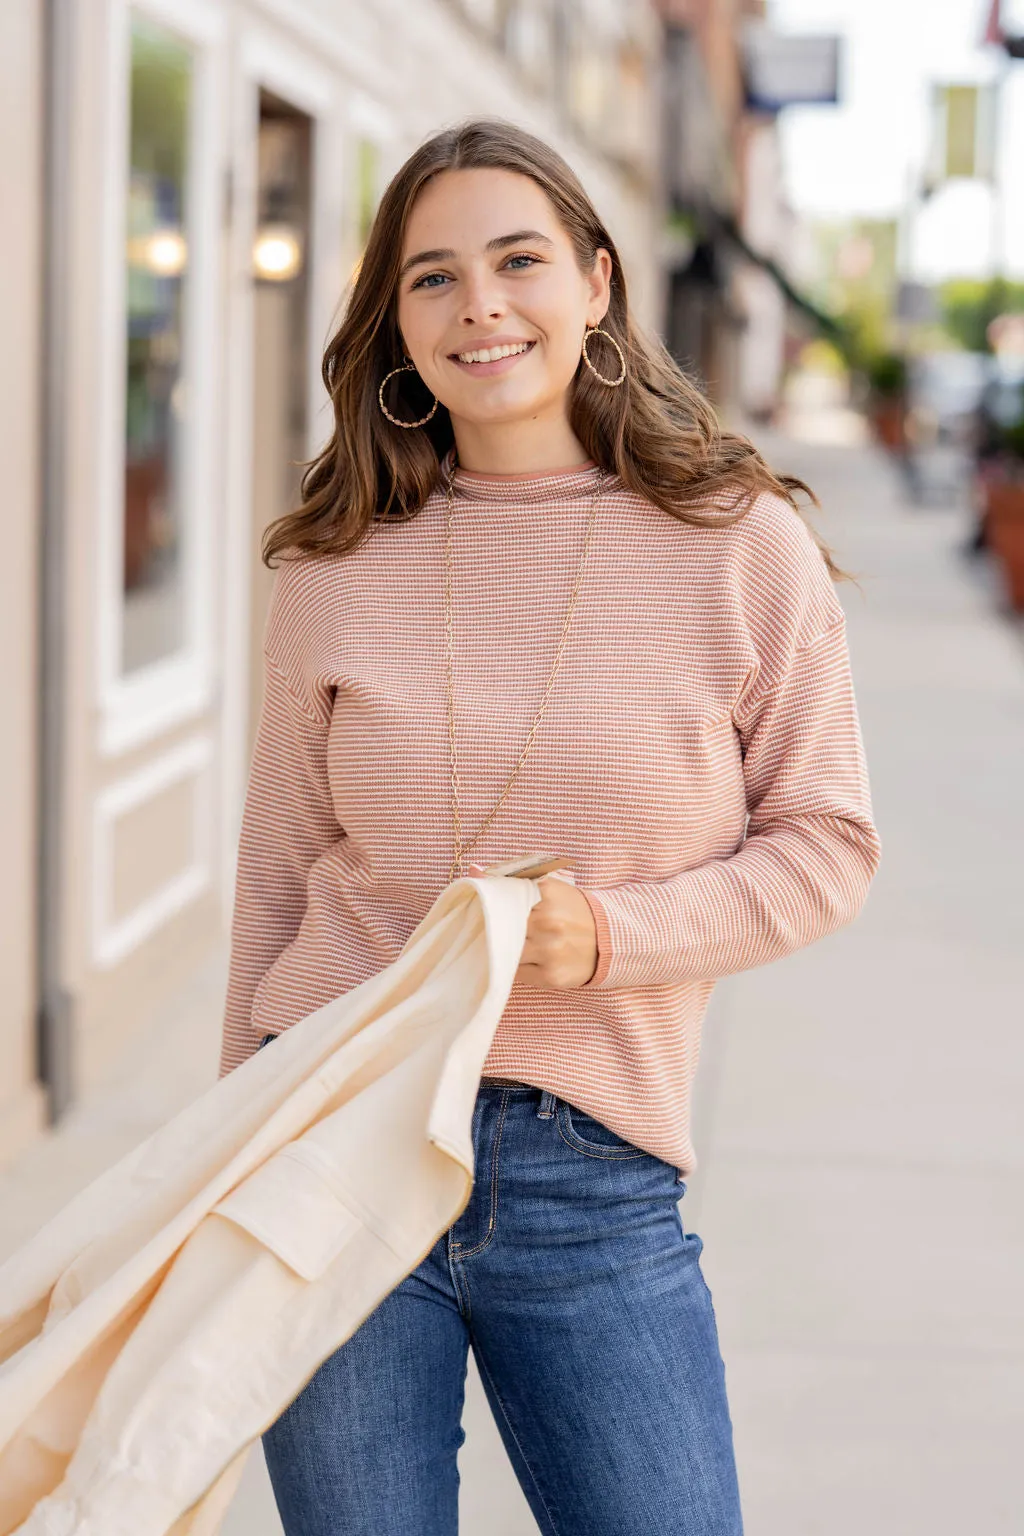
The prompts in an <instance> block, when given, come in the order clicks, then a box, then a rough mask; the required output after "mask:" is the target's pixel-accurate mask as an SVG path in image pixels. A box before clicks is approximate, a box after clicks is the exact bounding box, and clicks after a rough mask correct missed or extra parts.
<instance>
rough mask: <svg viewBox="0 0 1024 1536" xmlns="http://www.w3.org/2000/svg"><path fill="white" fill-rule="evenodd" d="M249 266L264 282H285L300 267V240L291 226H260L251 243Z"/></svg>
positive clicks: (296, 273)
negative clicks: (250, 262) (250, 263)
mask: <svg viewBox="0 0 1024 1536" xmlns="http://www.w3.org/2000/svg"><path fill="white" fill-rule="evenodd" d="M252 265H253V271H254V273H255V275H256V278H257V279H258V280H259V281H260V282H265V283H287V282H290V281H291V279H292V278H293V277H295V276H297V275H298V273H299V271H300V270H301V268H302V241H301V240H300V238H299V235H298V233H297V232H296V230H295V229H293V227H292V226H291V225H290V224H280V223H276V224H262V225H260V227H259V229H258V230H257V231H256V239H255V240H254V241H253V248H252Z"/></svg>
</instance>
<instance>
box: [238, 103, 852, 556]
mask: <svg viewBox="0 0 1024 1536" xmlns="http://www.w3.org/2000/svg"><path fill="white" fill-rule="evenodd" d="M481 167H494V168H498V169H501V170H505V171H516V172H518V173H519V174H520V175H523V176H529V177H530V178H531V180H533V181H535V182H536V183H537V185H538V186H539V187H540V188H541V189H542V191H544V192H545V193H546V194H547V196H548V198H549V200H550V201H551V204H552V206H553V207H554V210H555V213H556V215H557V216H558V219H559V221H560V222H561V224H562V227H563V228H564V229H565V231H566V234H567V235H568V236H569V239H570V241H571V242H572V245H573V249H574V251H575V254H576V259H577V261H578V263H579V267H580V270H581V272H590V271H592V270H593V266H594V259H595V256H596V253H597V250H598V249H599V247H601V246H604V248H605V249H606V250H607V251H608V253H609V255H610V256H611V259H612V272H611V292H610V302H609V307H608V311H607V313H606V315H605V317H604V319H603V320H602V321H601V325H602V327H603V328H604V329H605V330H607V331H610V332H611V334H612V335H613V336H614V337H615V339H616V341H617V342H618V343H619V345H620V347H621V348H622V351H623V354H624V356H625V359H626V377H625V380H624V382H623V384H622V385H621V387H620V388H618V389H608V388H607V387H605V386H604V385H602V384H601V383H599V382H598V381H597V380H596V379H595V378H594V377H593V375H592V374H591V373H590V370H589V369H588V368H586V367H585V366H583V365H582V363H581V366H580V367H579V368H578V369H577V371H576V374H575V375H574V377H573V380H572V383H571V384H570V386H569V392H568V416H569V424H570V426H571V427H572V430H573V432H574V433H575V435H576V437H577V438H578V439H579V441H580V443H581V444H582V445H583V447H584V449H585V450H586V452H587V454H588V455H589V457H590V458H591V459H593V460H594V462H595V463H596V464H599V465H600V466H601V467H602V468H603V469H604V470H606V471H609V472H612V473H614V474H617V475H618V476H619V477H620V478H621V480H622V482H623V484H625V485H626V486H627V487H628V488H629V490H631V491H634V492H635V493H636V494H638V495H640V496H642V497H644V498H646V499H647V500H648V501H650V502H652V503H653V504H654V505H655V506H657V507H660V508H661V509H662V510H663V511H664V512H667V513H668V514H669V515H670V516H672V517H676V518H679V519H680V520H681V521H683V522H689V523H696V524H699V525H702V526H706V525H710V524H713V525H714V526H722V525H723V524H727V523H731V522H734V521H736V519H737V518H739V517H742V516H743V515H744V513H745V511H746V510H747V509H748V508H749V506H750V505H751V503H752V502H753V500H754V499H755V497H757V496H758V495H759V494H761V493H762V492H764V491H774V492H775V493H776V494H778V495H779V496H782V497H784V498H785V500H787V501H788V502H789V503H790V505H791V506H792V507H793V508H794V510H795V511H796V512H797V513H798V514H799V515H800V516H801V517H802V516H803V513H802V512H801V510H800V506H799V504H798V502H797V500H796V493H797V492H802V493H804V494H805V495H806V496H808V497H809V498H810V500H811V501H812V502H813V503H814V504H815V506H817V505H819V503H818V500H817V497H816V496H815V495H814V493H813V491H811V490H810V488H809V487H808V486H807V485H805V483H804V482H803V481H802V480H799V479H797V478H796V477H795V476H793V475H785V474H775V473H774V472H773V471H772V470H771V469H770V468H769V467H768V465H767V464H766V463H765V461H764V459H763V458H762V457H761V455H760V454H759V453H758V451H757V449H756V448H755V447H754V445H753V444H752V443H751V442H750V441H749V440H748V439H747V438H745V437H741V436H739V435H738V434H736V433H733V432H726V431H723V430H722V428H721V427H720V425H719V423H718V420H717V417H716V415H715V412H714V410H713V408H712V406H711V405H710V403H709V402H708V400H707V399H705V397H704V395H703V394H702V393H701V392H700V390H699V389H698V388H697V387H696V385H695V384H693V383H692V382H691V381H690V380H689V379H688V378H687V377H686V375H685V374H684V373H683V372H682V370H681V369H680V368H679V367H678V365H677V364H676V362H675V361H674V359H673V358H672V356H671V355H670V353H669V352H668V351H667V349H666V348H665V346H664V345H663V344H662V342H661V341H660V340H659V339H658V338H656V337H653V336H651V335H648V334H647V333H645V332H644V331H643V330H642V329H641V327H640V326H639V325H637V323H636V322H635V320H634V319H633V317H632V315H631V314H630V310H629V302H628V299H627V295H626V279H625V274H624V273H623V270H622V262H621V261H620V259H619V253H618V251H617V250H616V248H615V243H614V241H613V240H612V238H611V236H610V234H609V233H608V230H607V229H606V228H605V226H604V224H603V223H602V221H601V219H600V218H599V217H598V214H597V211H596V209H595V208H594V206H593V204H592V203H591V201H590V198H589V197H588V196H587V194H586V192H585V191H584V189H583V186H582V185H581V183H580V181H579V179H578V177H577V176H576V175H575V173H574V172H573V171H572V170H571V168H570V167H569V166H568V165H567V164H566V162H565V161H564V160H563V159H562V157H561V155H559V154H557V153H556V151H555V150H553V149H552V148H551V147H550V146H549V145H547V144H545V143H544V142H543V140H541V139H538V138H535V137H534V136H533V134H530V133H526V132H525V131H524V130H523V129H522V128H518V127H516V126H515V124H513V123H508V122H503V121H500V120H492V119H479V118H474V119H472V120H470V121H468V122H464V123H462V124H461V125H459V126H458V127H455V128H448V129H445V130H444V131H443V132H441V133H436V134H434V135H433V136H432V137H431V138H429V139H427V140H426V141H425V142H424V143H423V144H421V145H420V147H419V148H418V149H417V150H415V152H414V153H413V154H412V155H410V156H409V158H408V160H406V162H405V164H404V165H403V166H402V167H401V169H400V170H399V171H398V172H397V173H396V174H395V176H394V177H393V178H392V180H391V182H390V183H389V184H388V187H387V189H386V190H385V192H384V194H383V196H382V198H381V200H380V204H379V206H378V208H377V212H376V215H375V217H374V220H373V225H372V227H371V229H370V233H369V238H368V240H367V244H366V250H365V252H364V254H363V258H362V261H361V263H360V265H359V269H358V272H357V274H356V276H355V278H354V280H353V282H352V284H351V288H350V291H349V295H348V301H347V303H346V305H345V308H344V313H343V316H342V319H341V323H340V324H339V326H338V328H337V330H336V331H335V334H334V335H333V336H332V337H331V339H330V341H329V342H328V345H327V349H326V351H325V353H324V360H323V367H322V370H321V372H322V376H323V381H324V384H325V385H326V388H327V392H328V394H329V395H330V397H331V403H332V405H333V408H334V431H333V433H332V435H331V439H330V441H329V442H328V443H327V445H326V447H325V448H324V449H323V450H322V452H321V453H319V454H318V455H317V456H316V458H314V459H312V460H310V461H309V462H308V464H307V466H306V469H305V472H304V474H303V476H302V483H301V488H302V500H301V504H300V505H299V507H298V508H297V509H296V510H295V511H292V512H289V513H287V514H286V515H285V516H284V517H280V518H278V519H277V520H276V521H275V522H273V523H271V524H270V526H269V527H268V528H267V530H266V532H265V534H264V537H263V546H262V556H263V561H264V563H265V564H266V565H268V566H272V565H273V563H274V560H275V559H276V558H277V557H278V556H281V555H284V554H285V552H286V551H289V552H293V553H294V556H295V557H297V558H302V557H303V556H309V555H319V554H345V553H348V552H349V551H350V550H352V549H355V548H356V547H357V545H359V544H361V543H362V542H363V541H364V540H365V539H366V538H367V537H368V536H369V534H370V533H371V532H372V529H373V525H374V524H375V523H377V522H379V521H381V520H385V519H386V520H389V521H405V520H407V519H409V518H411V517H414V516H415V515H416V513H417V512H418V511H419V509H420V507H422V505H423V503H424V502H425V500H426V499H427V497H428V496H429V494H430V492H431V491H432V490H433V489H434V487H435V486H436V485H437V484H438V482H439V479H440V475H441V460H442V459H443V457H444V455H445V453H446V452H447V450H448V449H449V448H450V447H451V445H452V443H453V442H454V435H453V432H452V424H451V418H450V416H449V414H448V411H447V408H446V407H445V406H444V405H443V404H442V403H441V402H440V401H439V402H438V406H437V410H436V411H435V412H434V414H433V416H432V418H431V420H430V421H429V422H428V423H427V424H426V425H425V426H423V427H420V428H417V429H414V430H408V429H403V428H401V427H397V426H395V425H394V424H393V423H392V422H390V421H389V420H388V419H387V417H386V416H384V414H383V413H382V411H381V409H380V405H379V402H378V398H377V392H378V389H379V387H380V384H381V381H382V380H383V378H384V376H385V375H386V374H387V373H389V372H390V371H391V370H392V369H393V368H396V367H398V366H399V365H400V363H401V362H402V359H403V350H402V338H401V335H400V333H399V329H398V321H397V290H398V273H399V266H400V263H401V258H402V251H403V248H404V242H405V231H406V224H407V222H408V218H409V213H410V210H411V208H412V206H413V204H414V202H415V201H416V198H417V196H418V195H419V193H420V192H421V190H422V189H423V187H424V186H425V185H426V184H427V182H428V181H429V180H430V179H431V177H433V176H437V175H438V174H439V173H440V172H442V171H456V170H468V169H479V168H481ZM603 346H604V347H605V348H606V349H607V352H608V354H609V356H610V357H611V359H612V366H613V367H614V364H615V361H616V360H615V359H614V355H613V353H612V349H611V347H610V346H609V345H608V343H607V342H603ZM602 355H603V354H602ZM599 366H602V365H601V364H599ZM615 371H616V372H617V371H618V369H615ZM417 378H418V376H417ZM414 388H415V386H414ZM410 393H412V392H410ZM414 398H415V399H416V400H417V402H419V401H420V400H421V399H426V404H425V405H423V406H422V408H418V404H417V405H413V406H412V407H410V406H409V405H408V404H405V405H403V407H402V412H403V413H404V414H407V415H408V417H409V419H412V420H415V419H416V418H417V417H418V416H421V415H424V414H425V413H426V410H427V409H429V395H427V394H425V392H424V390H423V387H422V385H420V386H419V392H418V394H417V395H415V396H414ZM396 414H397V413H396ZM723 513H724V515H723ZM811 533H812V534H813V536H814V539H815V542H816V543H817V545H818V548H819V549H820V550H821V553H822V557H823V559H824V561H825V563H826V565H827V567H828V570H829V572H830V574H831V576H832V578H833V580H854V579H855V578H853V577H851V576H850V575H849V574H848V573H847V572H845V571H843V570H841V569H840V568H839V567H838V566H837V565H836V563H835V561H834V560H833V558H832V554H831V552H830V550H829V549H828V548H827V546H826V545H825V544H824V543H823V541H822V540H821V538H820V537H819V535H818V533H817V531H816V530H815V529H814V528H813V527H811Z"/></svg>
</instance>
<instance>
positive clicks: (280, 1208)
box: [213, 1147, 363, 1280]
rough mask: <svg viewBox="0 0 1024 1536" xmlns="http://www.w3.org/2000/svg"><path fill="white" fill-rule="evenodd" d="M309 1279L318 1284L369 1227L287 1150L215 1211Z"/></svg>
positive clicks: (283, 1150) (244, 1180)
mask: <svg viewBox="0 0 1024 1536" xmlns="http://www.w3.org/2000/svg"><path fill="white" fill-rule="evenodd" d="M213 1209H214V1211H215V1212H216V1213H217V1215H218V1216H226V1217H227V1219H228V1220H229V1221H233V1222H234V1223H235V1224H236V1226H239V1227H243V1228H244V1229H245V1231H246V1232H249V1233H250V1234H251V1235H252V1236H253V1237H254V1238H256V1240H257V1242H260V1243H262V1244H263V1246H264V1247H265V1248H269V1249H270V1251H271V1253H273V1254H276V1256H277V1257H278V1258H279V1259H280V1260H281V1261H282V1262H283V1263H285V1264H287V1265H288V1267H289V1268H290V1269H293V1270H294V1271H295V1273H296V1274H297V1275H301V1276H302V1278H303V1279H304V1280H317V1279H319V1277H320V1276H321V1275H322V1274H323V1272H324V1270H325V1269H327V1268H328V1266H329V1265H330V1264H333V1262H334V1260H335V1259H336V1258H337V1257H338V1255H339V1254H340V1253H341V1251H342V1249H343V1248H344V1247H345V1245H346V1244H347V1243H348V1242H350V1241H351V1239H352V1238H353V1237H354V1236H355V1235H356V1233H357V1232H359V1231H361V1230H362V1228H363V1222H362V1220H361V1218H360V1217H359V1216H357V1215H356V1213H355V1211H353V1210H350V1209H349V1207H348V1206H347V1205H346V1204H345V1203H344V1201H342V1200H340V1199H339V1198H338V1195H337V1193H336V1192H335V1191H334V1190H333V1189H332V1188H331V1186H330V1185H329V1184H328V1183H327V1182H326V1180H325V1179H324V1178H323V1177H322V1175H321V1174H319V1173H318V1172H317V1170H316V1169H315V1168H312V1167H310V1166H309V1164H308V1163H306V1162H304V1161H303V1160H302V1158H301V1157H298V1156H296V1155H295V1152H294V1150H293V1149H292V1148H291V1147H282V1149H281V1151H280V1152H275V1154H274V1155H273V1157H271V1158H269V1159H268V1160H267V1161H266V1162H265V1163H263V1164H262V1165H261V1166H260V1167H259V1168H257V1169H256V1171H255V1172H254V1173H251V1174H250V1175H249V1177H248V1178H247V1179H243V1181H242V1183H241V1184H238V1185H236V1186H235V1188H234V1189H233V1190H231V1191H230V1193H229V1194H227V1195H225V1196H224V1198H223V1200H220V1201H218V1203H217V1204H216V1205H215V1206H214V1207H213Z"/></svg>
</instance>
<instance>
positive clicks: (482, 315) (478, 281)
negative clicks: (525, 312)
mask: <svg viewBox="0 0 1024 1536" xmlns="http://www.w3.org/2000/svg"><path fill="white" fill-rule="evenodd" d="M506 310H507V305H506V303H505V300H504V296H503V294H502V291H501V284H500V281H499V279H498V275H497V273H495V272H492V271H491V268H490V267H489V266H487V265H483V266H480V267H473V268H472V269H471V270H470V271H469V272H467V274H466V279H465V282H464V283H463V287H462V304H461V306H460V311H459V322H460V324H462V325H467V326H469V325H479V324H480V322H481V321H482V320H500V319H501V317H502V315H504V314H505V312H506Z"/></svg>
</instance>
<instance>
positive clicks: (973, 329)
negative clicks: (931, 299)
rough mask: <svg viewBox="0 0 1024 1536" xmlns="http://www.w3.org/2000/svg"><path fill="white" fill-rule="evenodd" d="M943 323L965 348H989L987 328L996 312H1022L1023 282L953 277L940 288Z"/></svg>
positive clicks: (975, 349) (972, 350)
mask: <svg viewBox="0 0 1024 1536" xmlns="http://www.w3.org/2000/svg"><path fill="white" fill-rule="evenodd" d="M939 302H940V305H941V309H942V318H943V323H944V324H945V327H946V330H947V331H948V332H949V334H950V336H952V337H953V339H954V340H955V341H957V342H958V343H959V344H960V346H962V347H965V348H966V349H967V351H968V352H991V351H992V346H991V343H990V341H989V338H988V334H987V333H988V328H989V326H990V325H991V323H992V321H993V320H994V319H995V318H996V316H997V315H1006V314H1021V313H1024V283H1013V282H1009V281H1008V280H1007V279H1006V278H1003V277H996V278H990V279H989V280H988V281H985V280H983V279H975V278H954V279H952V280H951V281H949V282H947V283H943V284H942V286H941V288H940V289H939Z"/></svg>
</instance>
